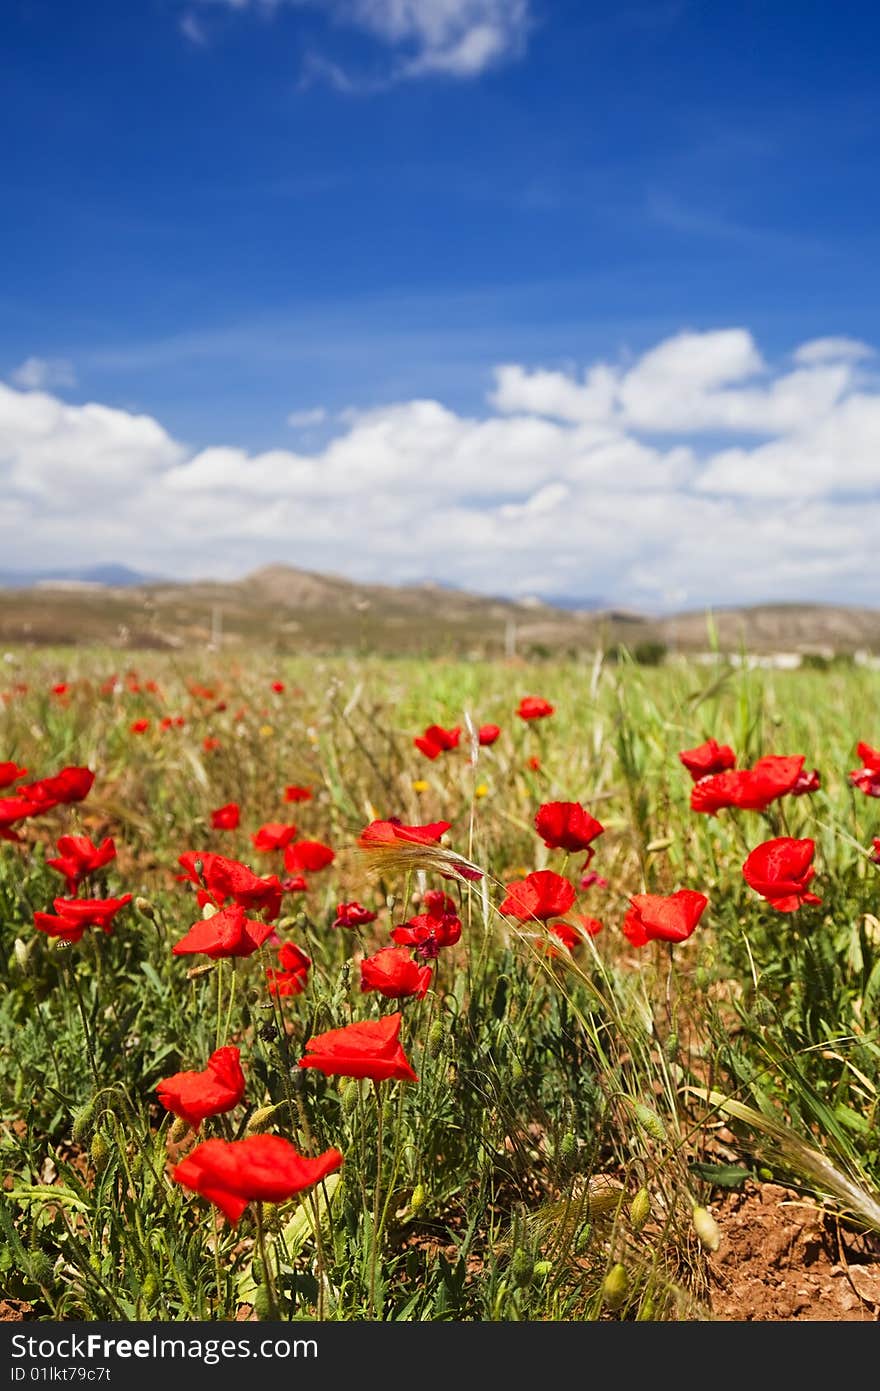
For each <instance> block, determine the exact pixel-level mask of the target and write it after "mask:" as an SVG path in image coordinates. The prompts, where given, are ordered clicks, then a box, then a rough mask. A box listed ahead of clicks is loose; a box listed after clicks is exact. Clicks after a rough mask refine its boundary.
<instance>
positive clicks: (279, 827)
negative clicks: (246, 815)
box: [251, 821, 298, 855]
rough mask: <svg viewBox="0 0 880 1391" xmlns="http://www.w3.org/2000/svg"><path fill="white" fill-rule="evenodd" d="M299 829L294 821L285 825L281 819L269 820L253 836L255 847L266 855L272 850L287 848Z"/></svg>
mask: <svg viewBox="0 0 880 1391" xmlns="http://www.w3.org/2000/svg"><path fill="white" fill-rule="evenodd" d="M297 829H298V828H297V827H296V826H294V824H293V822H290V823H289V824H288V825H284V823H283V822H280V821H267V822H266V824H265V825H264V826H261V827H260V828H259V830H258V831H255V832H254V834H253V835H252V836H251V840H252V841H253V844H254V849H255V850H259V851H260V852H261V854H264V855H265V854H268V853H269V852H270V851H272V850H286V849H287V847H288V845H289V844H290V842H291V841H292V840H293V839H294V837H295V836H296V833H297Z"/></svg>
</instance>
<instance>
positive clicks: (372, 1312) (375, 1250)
mask: <svg viewBox="0 0 880 1391" xmlns="http://www.w3.org/2000/svg"><path fill="white" fill-rule="evenodd" d="M373 1086H374V1088H375V1093H374V1094H375V1097H376V1181H375V1183H374V1185H373V1230H372V1232H371V1234H370V1237H371V1241H370V1306H369V1316H370V1318H371V1319H372V1318H375V1317H376V1261H377V1259H378V1255H379V1193H380V1188H381V1184H382V1110H383V1107H382V1089H381V1085H380V1083H378V1082H374V1083H373Z"/></svg>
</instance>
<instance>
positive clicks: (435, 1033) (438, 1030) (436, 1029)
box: [425, 1019, 446, 1058]
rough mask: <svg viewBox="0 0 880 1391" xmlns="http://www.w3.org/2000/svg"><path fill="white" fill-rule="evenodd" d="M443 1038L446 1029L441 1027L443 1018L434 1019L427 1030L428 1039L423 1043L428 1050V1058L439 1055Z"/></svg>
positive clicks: (444, 1037)
mask: <svg viewBox="0 0 880 1391" xmlns="http://www.w3.org/2000/svg"><path fill="white" fill-rule="evenodd" d="M445 1039H446V1030H445V1029H444V1027H443V1020H442V1019H435V1020H434V1022H433V1024H432V1025H431V1027H430V1029H429V1030H428V1041H427V1043H426V1045H425V1046H426V1048H427V1050H428V1056H429V1057H430V1058H436V1057H438V1056H439V1054H440V1053H441V1051H442V1049H443V1044H444V1042H445Z"/></svg>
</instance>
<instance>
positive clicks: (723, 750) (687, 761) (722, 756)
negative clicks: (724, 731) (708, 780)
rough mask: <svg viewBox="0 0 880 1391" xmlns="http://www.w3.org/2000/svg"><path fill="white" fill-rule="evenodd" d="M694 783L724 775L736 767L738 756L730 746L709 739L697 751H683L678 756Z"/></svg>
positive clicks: (698, 746)
mask: <svg viewBox="0 0 880 1391" xmlns="http://www.w3.org/2000/svg"><path fill="white" fill-rule="evenodd" d="M678 756H679V758H680V759H681V762H682V763H683V764H684V766H685V768H687V770H688V772H689V773H690V775H691V777H692V778H693V779H694V782H696V781H697V779H698V778H705V777H708V776H709V775H710V774H712V773H724V772H726V771H727V769H728V768H734V767H735V766H736V754H735V753H734V752H733V749H732V748H731V747H730V745H729V744H719V743H718V742H717V740H715V739H707V740H706V742H705V744H698V745H697V747H696V748H695V749H682V751H681V753H680V754H679V755H678Z"/></svg>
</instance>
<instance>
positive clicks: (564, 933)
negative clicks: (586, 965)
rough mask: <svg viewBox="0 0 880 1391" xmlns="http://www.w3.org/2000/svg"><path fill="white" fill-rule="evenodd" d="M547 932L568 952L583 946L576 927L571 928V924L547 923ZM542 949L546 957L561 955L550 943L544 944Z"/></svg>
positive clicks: (582, 940)
mask: <svg viewBox="0 0 880 1391" xmlns="http://www.w3.org/2000/svg"><path fill="white" fill-rule="evenodd" d="M547 931H548V932H550V933H552V934H553V936H554V937H556V938H558V940H559V941H560V942H561V943H562V944H563V946H565V947H568V950H569V951H574V949H575V948H576V947H581V946H583V943H584V939H583V937H582V936H581V934H580V933H579V932H578V930H577V928H576V927H572V925H571V923H548V925H547ZM544 948H545V951H546V953H547V955H548V956H561V955H562V953H561V952H560V951H557V949H556V947H554V946H553V945H552V944H551V943H550V942H546V943H545V944H544Z"/></svg>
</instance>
